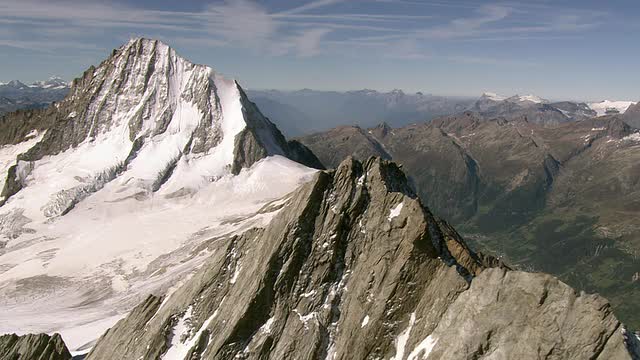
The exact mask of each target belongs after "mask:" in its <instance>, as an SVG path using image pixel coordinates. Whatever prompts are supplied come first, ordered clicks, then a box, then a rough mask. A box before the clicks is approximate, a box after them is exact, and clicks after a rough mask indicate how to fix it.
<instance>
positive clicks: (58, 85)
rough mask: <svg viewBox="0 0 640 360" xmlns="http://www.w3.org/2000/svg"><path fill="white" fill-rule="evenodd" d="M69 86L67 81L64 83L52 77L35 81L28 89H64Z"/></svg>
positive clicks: (60, 79)
mask: <svg viewBox="0 0 640 360" xmlns="http://www.w3.org/2000/svg"><path fill="white" fill-rule="evenodd" d="M70 85H71V84H70V83H69V82H68V81H65V80H64V79H62V78H61V77H59V76H52V77H50V78H49V79H47V80H44V81H36V82H34V83H33V84H31V85H29V87H32V88H34V87H36V88H42V89H64V88H68V87H69V86H70Z"/></svg>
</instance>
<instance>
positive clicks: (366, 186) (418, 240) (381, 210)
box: [88, 158, 630, 360]
mask: <svg viewBox="0 0 640 360" xmlns="http://www.w3.org/2000/svg"><path fill="white" fill-rule="evenodd" d="M492 265H500V264H499V262H498V261H497V260H495V259H493V258H491V257H487V256H478V255H476V254H475V253H474V252H473V251H471V250H470V249H469V248H468V247H467V246H466V245H465V243H464V241H463V240H462V239H461V238H460V236H459V235H458V234H457V233H456V232H455V230H453V228H451V227H450V226H448V225H447V224H446V223H445V222H443V221H442V220H439V219H437V218H436V217H434V216H433V215H432V214H431V213H430V212H429V210H428V209H427V208H425V207H424V206H423V205H422V203H421V201H420V200H419V198H418V197H417V196H416V194H415V193H414V192H413V190H412V189H411V187H410V186H409V185H408V183H407V179H406V178H405V176H404V174H403V173H402V171H401V170H400V169H399V168H398V167H397V166H396V165H395V164H393V163H391V162H388V161H384V160H380V159H379V158H372V159H369V160H367V161H366V162H365V163H360V162H357V161H354V160H353V159H347V160H345V161H344V162H343V163H341V164H340V166H338V167H337V169H336V170H334V171H329V172H321V173H318V175H317V176H316V178H315V180H313V181H311V182H309V183H307V184H306V185H304V186H303V187H301V188H300V189H299V190H297V191H296V192H295V193H293V194H292V195H291V197H290V198H289V199H288V201H287V202H286V204H285V205H284V207H283V209H282V210H281V211H280V213H279V214H278V215H277V216H276V217H275V218H274V219H273V220H272V221H271V223H270V224H269V225H268V226H267V227H266V228H264V229H254V230H250V231H248V232H247V233H245V234H243V235H241V236H235V237H233V238H231V239H228V240H226V241H220V242H217V243H216V244H215V249H213V251H212V255H211V257H210V259H209V260H208V262H207V264H206V265H205V266H203V268H202V269H201V270H200V271H199V272H198V273H197V274H196V275H194V277H192V278H191V279H190V280H189V281H188V282H186V283H185V284H184V285H183V286H182V287H180V288H179V289H178V290H176V291H175V292H174V293H173V294H171V295H170V296H168V297H166V298H162V299H161V298H159V297H155V296H152V297H149V298H148V299H147V300H146V301H145V302H144V303H142V304H141V305H139V306H138V307H137V308H136V309H134V310H133V311H132V312H131V314H130V315H129V316H128V317H127V318H125V319H123V320H121V321H120V322H118V323H117V324H116V325H115V326H114V327H113V328H111V329H110V330H109V331H108V332H107V333H105V334H104V335H103V336H102V337H101V339H100V340H99V341H98V343H97V344H96V346H95V347H94V349H93V350H92V352H91V353H90V354H89V356H88V359H91V360H96V359H113V358H122V359H157V358H166V359H169V358H171V359H173V358H179V359H232V358H242V359H319V358H328V359H374V358H393V359H465V358H466V359H472V358H481V357H487V356H495V357H498V358H521V359H539V358H548V359H612V358H615V359H630V355H629V353H628V352H627V350H626V348H625V340H624V338H623V331H622V330H623V329H622V325H621V324H620V323H619V322H618V321H617V320H616V318H615V317H614V316H613V314H612V313H611V309H610V307H609V305H608V303H607V302H606V301H605V300H604V299H602V298H600V297H599V296H597V295H586V294H576V292H575V291H573V290H572V289H571V288H570V287H569V286H567V285H565V284H563V283H562V282H560V281H558V280H557V279H555V278H553V277H551V276H548V275H543V274H530V273H524V272H519V271H512V270H509V269H508V268H506V267H494V268H492V267H491V266H492Z"/></svg>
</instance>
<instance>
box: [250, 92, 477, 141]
mask: <svg viewBox="0 0 640 360" xmlns="http://www.w3.org/2000/svg"><path fill="white" fill-rule="evenodd" d="M248 95H249V96H250V97H251V99H252V100H253V102H255V103H256V105H258V107H259V108H260V109H261V110H262V112H263V113H264V114H265V115H266V116H267V117H269V118H270V119H272V120H273V121H274V122H275V123H277V125H278V126H279V127H280V128H281V129H282V131H283V133H285V134H286V135H288V136H297V135H301V134H304V133H310V132H314V131H321V130H327V129H330V128H332V127H335V126H338V125H343V124H350V125H360V126H363V127H368V126H375V125H376V124H378V123H380V122H383V121H384V122H387V123H389V124H390V125H392V126H404V125H407V124H411V123H414V122H422V121H429V120H431V119H433V118H435V117H438V116H442V115H450V114H455V113H458V112H461V111H464V110H465V109H467V108H468V107H469V106H471V105H473V103H474V101H475V100H476V99H474V98H471V97H450V96H436V95H430V94H423V93H420V92H418V93H412V94H409V93H405V92H403V91H402V90H393V91H390V92H379V91H376V90H366V89H365V90H358V91H347V92H337V91H317V90H310V89H303V90H297V91H280V90H249V91H248Z"/></svg>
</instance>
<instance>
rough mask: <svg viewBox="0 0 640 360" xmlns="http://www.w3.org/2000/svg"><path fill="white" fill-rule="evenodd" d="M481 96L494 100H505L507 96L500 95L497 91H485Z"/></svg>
mask: <svg viewBox="0 0 640 360" xmlns="http://www.w3.org/2000/svg"><path fill="white" fill-rule="evenodd" d="M481 98H485V99H488V100H493V101H503V100H506V99H507V97H505V96H502V95H498V94H496V93H493V92H485V93H483V94H482V96H481Z"/></svg>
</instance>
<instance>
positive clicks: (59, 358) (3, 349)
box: [0, 334, 71, 360]
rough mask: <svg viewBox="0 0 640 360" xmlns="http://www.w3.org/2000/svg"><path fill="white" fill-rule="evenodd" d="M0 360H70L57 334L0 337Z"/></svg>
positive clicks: (67, 351) (69, 355)
mask: <svg viewBox="0 0 640 360" xmlns="http://www.w3.org/2000/svg"><path fill="white" fill-rule="evenodd" d="M0 359H3V360H71V354H70V353H69V350H68V349H67V347H66V346H65V344H64V341H62V337H61V336H60V335H59V334H53V335H51V336H49V335H47V334H37V335H36V334H28V335H23V336H18V335H16V334H11V335H2V336H0Z"/></svg>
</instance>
